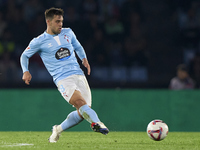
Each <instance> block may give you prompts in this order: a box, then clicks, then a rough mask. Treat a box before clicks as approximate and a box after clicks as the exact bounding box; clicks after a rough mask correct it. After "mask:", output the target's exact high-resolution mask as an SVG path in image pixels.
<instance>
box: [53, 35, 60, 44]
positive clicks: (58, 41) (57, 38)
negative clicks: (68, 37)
mask: <svg viewBox="0 0 200 150" xmlns="http://www.w3.org/2000/svg"><path fill="white" fill-rule="evenodd" d="M53 38H54V39H55V40H56V42H57V43H58V45H61V43H60V39H59V36H58V35H57V36H54V37H53Z"/></svg>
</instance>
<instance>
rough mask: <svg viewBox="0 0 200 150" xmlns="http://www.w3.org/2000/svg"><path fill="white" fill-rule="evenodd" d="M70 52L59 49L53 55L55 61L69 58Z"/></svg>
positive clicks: (66, 49) (65, 49)
mask: <svg viewBox="0 0 200 150" xmlns="http://www.w3.org/2000/svg"><path fill="white" fill-rule="evenodd" d="M70 55H71V54H70V51H69V49H68V48H63V47H61V48H60V49H59V50H58V51H57V52H56V54H55V57H56V59H58V60H66V59H68V58H69V57H70Z"/></svg>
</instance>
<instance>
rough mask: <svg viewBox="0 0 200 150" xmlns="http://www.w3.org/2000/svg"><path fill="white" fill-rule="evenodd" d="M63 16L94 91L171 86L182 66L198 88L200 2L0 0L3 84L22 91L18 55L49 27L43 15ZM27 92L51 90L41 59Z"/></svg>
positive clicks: (34, 60) (0, 79) (35, 62)
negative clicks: (52, 11) (56, 11)
mask: <svg viewBox="0 0 200 150" xmlns="http://www.w3.org/2000/svg"><path fill="white" fill-rule="evenodd" d="M50 7H60V8H63V9H64V11H65V15H64V27H70V28H72V29H73V30H74V32H75V33H76V35H77V38H78V40H79V41H80V42H81V44H82V45H83V47H84V48H85V51H86V53H87V56H88V59H89V62H90V64H91V67H92V74H91V76H87V78H88V80H89V83H90V86H91V88H105V87H106V88H168V86H169V82H170V79H171V78H172V77H174V76H175V75H176V66H177V65H178V64H180V63H185V64H187V65H188V67H189V69H190V75H191V76H192V78H193V79H194V80H195V81H196V83H197V88H198V87H199V83H200V55H199V51H200V44H199V39H200V34H199V28H200V2H199V1H198V0H184V1H182V0H159V1H158V0H75V1H65V0H57V1H51V2H50V1H48V0H43V1H39V0H0V87H1V88H16V87H17V88H20V87H26V86H25V85H24V83H23V82H22V80H21V77H22V71H21V68H20V64H19V57H20V55H21V53H22V52H23V50H24V49H25V48H26V47H27V45H28V43H29V42H30V40H31V39H32V38H33V37H36V36H38V35H39V34H41V33H43V32H44V31H45V29H46V24H45V20H44V11H45V10H46V9H47V8H50ZM30 72H31V73H32V75H33V79H32V82H31V87H32V88H38V87H39V88H43V87H44V88H47V87H48V88H51V87H53V88H55V85H54V83H53V81H52V78H51V77H50V75H49V74H48V72H47V71H46V68H45V67H44V65H43V63H42V62H41V59H40V58H39V56H38V55H35V56H33V57H32V58H31V59H30Z"/></svg>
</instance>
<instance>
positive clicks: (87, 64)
mask: <svg viewBox="0 0 200 150" xmlns="http://www.w3.org/2000/svg"><path fill="white" fill-rule="evenodd" d="M82 64H83V66H85V67H86V68H87V71H88V72H87V73H88V75H90V65H89V63H88V60H87V59H86V58H83V60H82Z"/></svg>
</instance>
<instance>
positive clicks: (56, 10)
mask: <svg viewBox="0 0 200 150" xmlns="http://www.w3.org/2000/svg"><path fill="white" fill-rule="evenodd" d="M44 14H45V19H50V20H51V19H53V17H54V15H62V16H63V14H64V11H63V10H62V9H61V8H54V7H52V8H49V9H47V10H46V11H45V13H44Z"/></svg>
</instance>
